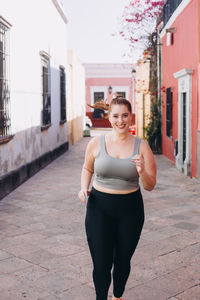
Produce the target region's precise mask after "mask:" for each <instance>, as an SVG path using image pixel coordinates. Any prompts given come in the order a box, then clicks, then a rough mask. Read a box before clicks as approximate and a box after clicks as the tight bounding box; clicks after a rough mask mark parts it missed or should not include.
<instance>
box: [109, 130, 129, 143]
mask: <svg viewBox="0 0 200 300" xmlns="http://www.w3.org/2000/svg"><path fill="white" fill-rule="evenodd" d="M111 136H112V138H113V140H114V141H125V140H127V139H128V138H129V137H130V134H129V132H126V133H122V134H120V133H118V132H115V131H114V130H113V131H111Z"/></svg>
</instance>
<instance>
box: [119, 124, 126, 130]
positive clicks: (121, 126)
mask: <svg viewBox="0 0 200 300" xmlns="http://www.w3.org/2000/svg"><path fill="white" fill-rule="evenodd" d="M117 127H118V128H120V129H123V128H124V127H126V124H124V125H120V126H119V125H117Z"/></svg>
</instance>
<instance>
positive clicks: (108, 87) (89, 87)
mask: <svg viewBox="0 0 200 300" xmlns="http://www.w3.org/2000/svg"><path fill="white" fill-rule="evenodd" d="M84 67H85V75H86V114H87V116H88V117H89V118H90V119H91V120H92V125H93V127H110V123H109V121H108V120H105V119H102V118H101V113H102V111H98V110H94V109H92V108H90V107H89V106H88V105H87V104H91V105H93V104H94V103H95V102H97V101H98V100H101V99H104V100H106V103H110V101H111V100H112V98H113V97H114V94H115V93H118V94H121V95H122V96H123V97H125V98H126V99H128V100H129V101H130V102H131V104H132V110H133V111H132V113H133V124H135V100H134V81H133V77H132V70H133V65H132V64H113V63H111V64H109V63H106V64H93V63H89V64H84Z"/></svg>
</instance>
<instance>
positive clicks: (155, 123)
mask: <svg viewBox="0 0 200 300" xmlns="http://www.w3.org/2000/svg"><path fill="white" fill-rule="evenodd" d="M160 108H161V101H160V100H159V101H157V100H156V97H155V98H154V101H152V102H151V110H150V116H149V123H148V125H147V126H146V127H145V128H144V132H145V139H146V140H147V141H148V143H149V145H150V147H151V149H152V151H153V152H154V153H161V110H160Z"/></svg>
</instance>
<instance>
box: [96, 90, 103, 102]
mask: <svg viewBox="0 0 200 300" xmlns="http://www.w3.org/2000/svg"><path fill="white" fill-rule="evenodd" d="M102 99H104V92H94V103H96V102H98V101H100V100H102Z"/></svg>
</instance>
